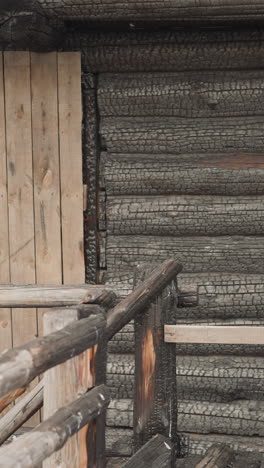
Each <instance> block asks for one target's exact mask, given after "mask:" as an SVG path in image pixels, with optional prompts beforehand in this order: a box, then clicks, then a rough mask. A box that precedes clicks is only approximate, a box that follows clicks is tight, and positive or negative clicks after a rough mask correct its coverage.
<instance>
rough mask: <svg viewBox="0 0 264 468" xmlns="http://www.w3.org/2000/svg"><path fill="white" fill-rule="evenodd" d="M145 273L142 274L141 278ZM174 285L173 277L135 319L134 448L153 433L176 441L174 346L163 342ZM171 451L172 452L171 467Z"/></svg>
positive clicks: (172, 315) (170, 315) (171, 316)
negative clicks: (144, 311)
mask: <svg viewBox="0 0 264 468" xmlns="http://www.w3.org/2000/svg"><path fill="white" fill-rule="evenodd" d="M146 274H147V272H146V271H145V273H143V275H142V274H141V278H140V279H143V278H142V276H143V277H144V276H145V275H146ZM176 307H177V285H176V281H175V280H172V282H171V284H170V285H169V286H167V287H166V288H165V289H164V291H163V292H162V293H161V294H160V296H158V297H157V299H155V300H154V302H153V303H152V304H151V305H150V306H149V307H148V309H147V310H146V313H144V314H143V313H142V314H138V315H137V316H136V318H135V342H136V344H135V399H134V448H135V450H138V449H139V448H140V447H142V446H143V445H144V444H145V443H146V442H147V441H148V440H150V439H151V438H152V437H153V436H154V435H156V434H161V435H163V436H165V437H168V438H169V439H170V440H171V441H172V442H173V443H174V444H175V445H174V450H173V452H175V448H176V443H177V435H176V423H177V409H176V349H175V346H170V345H168V344H167V343H165V342H164V337H163V333H164V332H163V329H164V324H165V323H175V317H176ZM173 463H174V454H173V455H172V466H174V465H173Z"/></svg>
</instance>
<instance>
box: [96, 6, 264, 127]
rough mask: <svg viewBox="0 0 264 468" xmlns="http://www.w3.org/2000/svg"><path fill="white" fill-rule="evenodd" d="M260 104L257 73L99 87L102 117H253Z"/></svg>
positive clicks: (162, 77) (151, 76)
mask: <svg viewBox="0 0 264 468" xmlns="http://www.w3.org/2000/svg"><path fill="white" fill-rule="evenodd" d="M263 5H264V4H263ZM263 99H264V98H263V72H262V71H261V70H252V71H251V70H243V73H241V72H238V71H194V72H186V73H184V74H183V73H176V72H174V73H172V72H167V73H164V72H160V73H136V74H135V73H122V74H121V73H115V74H114V73H106V74H100V75H99V82H98V105H99V107H100V114H101V115H102V116H106V117H111V116H113V117H119V116H125V117H139V116H142V117H143V116H145V117H149V116H152V115H156V116H161V117H168V116H174V117H186V118H190V117H192V118H195V117H197V118H198V117H199V118H201V117H235V116H237V117H242V116H254V117H255V116H257V115H263V104H264V102H263Z"/></svg>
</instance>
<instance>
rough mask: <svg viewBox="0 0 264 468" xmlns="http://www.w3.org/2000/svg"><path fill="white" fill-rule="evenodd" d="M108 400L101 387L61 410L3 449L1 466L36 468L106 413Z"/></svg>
mask: <svg viewBox="0 0 264 468" xmlns="http://www.w3.org/2000/svg"><path fill="white" fill-rule="evenodd" d="M109 400H110V395H109V392H108V390H107V388H106V387H105V385H101V386H98V387H95V388H93V389H92V390H90V391H89V392H88V393H86V394H84V395H82V396H81V397H80V398H78V399H77V400H75V401H74V402H71V403H70V404H68V405H67V406H66V407H64V408H60V409H59V410H58V411H56V413H55V414H54V415H52V416H51V417H50V418H49V419H48V420H46V421H45V422H43V423H41V424H40V425H39V426H37V427H36V429H34V430H33V431H31V432H30V433H28V434H24V435H23V436H21V437H18V438H17V440H16V441H15V442H13V444H8V445H7V446H4V447H3V448H2V449H0V456H1V464H2V466H4V467H5V468H15V467H17V466H20V467H21V468H27V467H28V466H31V467H32V468H37V467H38V466H39V464H40V463H41V462H42V461H43V460H45V459H46V458H47V457H49V456H50V455H52V454H54V452H55V451H57V450H59V449H60V448H62V447H63V446H64V445H65V444H66V442H67V440H68V439H69V438H70V437H72V436H73V435H74V434H76V433H78V431H79V430H80V429H81V428H82V427H84V426H85V425H86V424H88V423H90V422H91V421H93V420H94V419H95V418H96V417H98V416H99V415H100V414H101V413H102V412H103V411H105V410H106V408H107V405H108V403H109ZM56 453H57V452H56ZM70 461H71V460H70V459H68V462H69V463H70ZM66 466H67V465H66ZM68 466H71V467H74V466H75V465H73V464H71V465H69V464H68ZM53 467H54V465H53Z"/></svg>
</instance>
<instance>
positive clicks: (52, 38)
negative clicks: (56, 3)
mask: <svg viewBox="0 0 264 468" xmlns="http://www.w3.org/2000/svg"><path fill="white" fill-rule="evenodd" d="M62 38H63V35H62V32H61V30H60V28H59V27H55V26H54V25H51V24H50V23H49V21H48V20H47V18H46V17H45V16H44V15H43V14H41V13H40V12H35V11H21V8H19V11H15V12H10V13H5V15H4V16H3V17H2V18H1V17H0V46H1V48H2V49H11V50H14V49H17V50H24V49H25V50H28V49H30V50H31V51H34V52H48V51H52V50H54V49H57V48H59V47H60V46H61V44H62Z"/></svg>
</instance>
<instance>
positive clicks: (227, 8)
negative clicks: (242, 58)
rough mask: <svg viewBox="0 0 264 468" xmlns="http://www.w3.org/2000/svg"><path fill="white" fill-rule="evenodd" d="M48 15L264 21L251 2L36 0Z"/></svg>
mask: <svg viewBox="0 0 264 468" xmlns="http://www.w3.org/2000/svg"><path fill="white" fill-rule="evenodd" d="M39 3H40V4H41V5H42V6H43V8H44V10H45V11H46V13H47V14H48V15H51V16H53V15H57V16H59V17H62V18H63V19H67V20H79V21H80V20H82V21H83V20H88V21H90V22H94V21H100V22H101V21H106V22H111V21H112V22H113V21H114V22H115V21H127V22H130V21H136V22H137V21H157V22H160V21H172V20H174V21H176V22H186V21H187V22H188V23H189V22H211V21H213V22H215V21H224V22H226V21H234V20H236V21H241V20H244V21H245V20H246V21H247V22H248V21H250V20H251V21H252V20H258V19H260V20H261V19H263V18H264V5H263V3H262V2H259V1H257V0H254V1H253V2H250V1H249V0H226V1H225V3H223V2H222V1H221V0H213V1H211V2H210V4H209V3H208V1H206V0H201V1H199V4H198V3H197V1H196V0H185V1H182V2H181V4H180V5H179V2H178V1H177V0H155V2H151V3H144V4H141V3H138V2H137V1H131V0H121V1H119V2H118V4H116V2H114V1H112V2H109V1H101V2H100V3H98V2H97V1H95V0H83V1H82V2H78V4H76V3H75V2H71V1H67V2H65V1H64V0H60V1H58V0H52V1H50V0H39Z"/></svg>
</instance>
